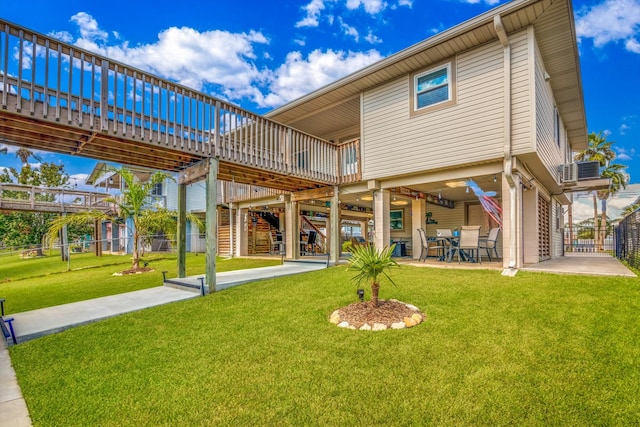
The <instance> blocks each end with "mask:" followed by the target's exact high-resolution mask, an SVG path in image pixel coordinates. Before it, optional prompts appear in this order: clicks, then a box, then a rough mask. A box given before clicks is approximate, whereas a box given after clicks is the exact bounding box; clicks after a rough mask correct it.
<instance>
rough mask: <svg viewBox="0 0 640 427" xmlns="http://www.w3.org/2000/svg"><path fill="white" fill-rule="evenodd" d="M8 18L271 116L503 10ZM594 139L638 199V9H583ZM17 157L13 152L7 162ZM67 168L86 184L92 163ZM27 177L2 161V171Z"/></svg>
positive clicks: (425, 5)
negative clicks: (612, 155)
mask: <svg viewBox="0 0 640 427" xmlns="http://www.w3.org/2000/svg"><path fill="white" fill-rule="evenodd" d="M3 3H4V4H3V5H2V9H0V16H2V18H4V19H7V20H9V21H12V22H14V23H17V24H20V25H23V26H25V27H28V28H31V29H34V30H36V31H39V32H41V33H45V34H50V35H53V36H55V37H57V38H60V39H62V40H65V41H67V42H69V43H73V44H76V45H78V46H81V47H83V48H86V49H88V50H92V51H96V52H98V53H101V54H104V55H107V56H109V57H111V58H114V59H117V60H120V61H122V62H126V63H128V64H131V65H134V66H137V67H139V68H142V69H145V70H149V71H151V72H153V73H155V74H158V75H160V76H162V77H165V78H169V79H172V80H175V81H178V82H180V83H183V84H186V85H188V86H191V87H194V88H196V89H200V90H202V91H204V92H208V93H210V94H212V95H215V96H218V97H221V98H224V99H227V100H230V101H232V102H235V103H238V104H240V105H241V106H242V107H244V108H246V109H249V110H251V111H255V112H258V113H264V112H266V111H269V110H270V109H272V108H274V107H277V106H279V105H282V104H283V103H285V102H288V101H291V100H293V99H295V98H297V97H299V96H301V95H304V94H306V93H308V92H310V91H312V90H314V89H316V88H318V87H321V86H323V85H325V84H327V83H330V82H332V81H334V80H336V79H338V78H340V77H342V76H344V75H346V74H349V73H351V72H353V71H355V70H357V69H359V68H362V67H364V66H366V65H368V64H370V63H372V62H375V61H376V60H378V59H381V58H383V57H386V56H388V55H391V54H393V53H395V52H398V51H399V50H402V49H404V48H406V47H408V46H410V45H412V44H414V43H417V42H419V41H421V40H424V39H426V38H428V37H430V36H432V35H434V34H436V33H438V32H440V31H443V30H445V29H448V28H450V27H452V26H455V25H457V24H459V23H461V22H463V21H465V20H467V19H469V18H472V17H474V16H476V15H478V14H480V13H482V12H485V11H487V10H489V9H491V8H493V7H495V6H498V5H500V4H503V3H505V1H498V0H428V1H427V0H298V1H291V0H290V1H286V2H285V1H267V0H261V1H255V0H245V1H237V2H222V1H215V2H214V1H202V0H182V1H181V2H179V3H176V2H174V1H168V0H154V1H149V0H138V1H131V2H97V1H86V0H83V1H78V0H64V1H51V0H45V1H42V0H31V1H30V2H29V3H28V5H29V7H28V8H25V6H24V4H22V3H20V2H17V1H14V2H9V1H7V2H3ZM573 7H574V13H575V16H576V32H577V35H578V41H579V49H580V61H581V70H582V78H583V89H584V97H585V105H586V112H587V123H588V126H589V131H596V132H598V131H604V132H605V133H606V134H607V135H608V139H609V140H612V141H615V144H614V146H615V148H616V151H617V153H618V160H617V161H618V162H620V163H624V164H627V165H629V168H628V172H629V173H630V177H631V182H632V183H634V184H637V185H632V186H630V187H628V189H627V190H626V191H624V192H623V193H622V194H621V196H620V197H619V200H618V201H611V202H610V205H611V206H612V208H613V209H615V208H616V205H621V206H620V207H624V206H625V205H627V204H629V203H630V201H633V200H634V199H635V198H637V197H638V196H639V195H640V162H639V161H638V160H639V157H640V147H637V142H638V141H640V101H639V100H640V81H639V80H640V0H574V1H573ZM11 150H14V149H13V148H11V147H10V151H11ZM42 157H43V160H45V161H62V162H64V163H65V167H66V170H67V172H68V173H69V174H70V175H72V176H73V177H74V178H75V181H76V182H77V183H78V184H81V182H82V180H83V176H84V175H86V174H87V173H89V172H90V170H91V168H92V167H93V165H95V161H93V160H86V159H84V160H83V159H78V158H71V157H62V156H57V155H53V154H46V153H42ZM2 166H18V165H17V161H16V159H15V156H13V155H12V154H11V153H10V154H9V155H5V156H0V167H2Z"/></svg>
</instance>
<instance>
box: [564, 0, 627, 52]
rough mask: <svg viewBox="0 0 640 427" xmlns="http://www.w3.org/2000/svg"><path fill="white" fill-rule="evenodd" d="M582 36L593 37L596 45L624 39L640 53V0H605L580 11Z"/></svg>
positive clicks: (579, 20)
mask: <svg viewBox="0 0 640 427" xmlns="http://www.w3.org/2000/svg"><path fill="white" fill-rule="evenodd" d="M577 15H578V18H577V20H576V34H577V36H578V39H579V40H581V39H582V38H590V39H593V44H594V46H596V47H602V46H604V45H606V44H607V43H609V42H623V43H624V45H625V48H626V49H627V50H629V51H631V52H635V53H640V43H638V40H637V38H636V37H637V36H638V35H639V34H640V0H605V1H604V2H602V3H600V4H597V5H595V6H592V7H587V8H584V9H583V10H581V11H579V12H578V13H577Z"/></svg>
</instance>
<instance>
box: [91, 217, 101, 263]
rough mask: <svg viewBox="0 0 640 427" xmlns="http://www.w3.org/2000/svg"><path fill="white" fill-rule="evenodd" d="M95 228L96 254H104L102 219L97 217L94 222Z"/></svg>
mask: <svg viewBox="0 0 640 427" xmlns="http://www.w3.org/2000/svg"><path fill="white" fill-rule="evenodd" d="M93 224H94V228H95V252H96V256H102V221H101V220H99V219H96V220H95V221H94V222H93Z"/></svg>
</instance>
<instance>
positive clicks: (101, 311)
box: [0, 262, 326, 427]
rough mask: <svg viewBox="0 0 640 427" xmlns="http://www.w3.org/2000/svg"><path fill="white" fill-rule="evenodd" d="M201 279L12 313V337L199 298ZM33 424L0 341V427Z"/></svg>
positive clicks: (266, 272) (264, 273)
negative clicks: (179, 285) (180, 285)
mask: <svg viewBox="0 0 640 427" xmlns="http://www.w3.org/2000/svg"><path fill="white" fill-rule="evenodd" d="M322 268H326V264H325V263H320V262H285V263H284V264H283V265H278V266H273V267H262V268H253V269H249V270H237V271H228V272H223V273H217V274H216V288H217V290H222V289H227V288H230V287H232V286H237V285H241V284H243V283H248V282H253V281H256V280H261V279H269V278H273V277H279V276H288V275H291V274H299V273H305V272H308V271H313V270H319V269H322ZM200 277H202V275H199V276H191V277H188V278H185V279H172V280H168V282H174V281H178V282H184V284H186V285H187V286H186V288H185V287H184V286H182V287H180V288H178V289H175V288H174V287H170V286H173V285H170V286H159V287H156V288H150V289H144V290H141V291H135V292H127V293H124V294H119V295H112V296H108V297H102V298H96V299H92V300H87V301H79V302H74V303H71V304H63V305H59V306H55V307H48V308H42V309H39V310H32V311H25V312H22V313H15V314H11V316H12V317H13V318H14V319H15V320H14V321H13V325H14V329H15V333H16V338H17V340H18V343H22V342H25V341H28V340H31V339H34V338H38V337H41V336H44V335H49V334H54V333H57V332H61V331H63V330H65V329H68V328H71V327H73V326H78V325H84V324H87V323H91V322H96V321H98V320H102V319H106V318H109V317H113V316H117V315H119V314H124V313H129V312H132V311H137V310H142V309H145V308H149V307H154V306H157V305H162V304H168V303H170V302H175V301H182V300H187V299H191V298H198V296H199V290H200V280H199V278H200ZM194 291H196V292H194ZM31 425H32V424H31V418H30V417H29V411H28V409H27V404H26V402H25V400H24V398H23V397H22V392H21V391H20V386H19V385H18V381H17V379H16V374H15V372H14V370H13V367H12V366H11V358H10V357H9V351H8V350H7V348H6V345H5V344H4V342H3V343H0V427H29V426H31Z"/></svg>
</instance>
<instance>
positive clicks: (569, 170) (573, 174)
mask: <svg viewBox="0 0 640 427" xmlns="http://www.w3.org/2000/svg"><path fill="white" fill-rule="evenodd" d="M576 181H578V165H577V164H576V163H567V164H565V165H562V182H567V183H568V182H576Z"/></svg>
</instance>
